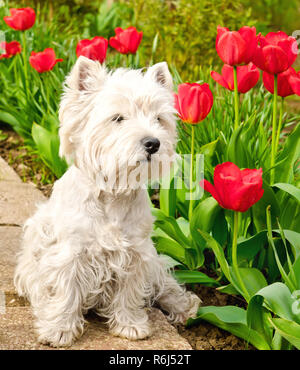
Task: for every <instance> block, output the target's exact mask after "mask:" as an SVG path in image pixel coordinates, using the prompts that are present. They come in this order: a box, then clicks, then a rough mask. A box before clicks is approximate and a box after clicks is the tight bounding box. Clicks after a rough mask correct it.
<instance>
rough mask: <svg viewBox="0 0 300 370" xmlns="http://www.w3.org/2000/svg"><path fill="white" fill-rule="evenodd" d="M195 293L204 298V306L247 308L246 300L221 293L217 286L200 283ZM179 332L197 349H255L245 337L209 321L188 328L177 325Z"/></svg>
mask: <svg viewBox="0 0 300 370" xmlns="http://www.w3.org/2000/svg"><path fill="white" fill-rule="evenodd" d="M195 293H196V294H197V295H198V296H199V297H200V298H201V299H202V302H203V303H202V306H228V305H231V306H238V307H242V308H245V301H244V300H242V299H241V298H239V297H235V296H231V295H228V294H224V293H220V292H219V291H217V290H216V289H215V288H209V287H205V286H201V285H198V286H197V287H196V289H195ZM176 327H177V329H178V332H179V334H180V335H182V336H183V337H184V338H186V339H187V341H188V342H189V343H190V345H191V346H192V348H193V349H195V350H255V348H254V347H253V346H252V345H251V344H249V343H246V342H245V341H244V340H243V339H240V338H237V337H236V336H234V335H232V334H230V333H229V332H227V331H225V330H222V329H219V328H217V327H215V326H213V325H211V324H209V323H208V322H205V321H202V322H201V323H200V324H198V325H195V326H192V327H189V328H186V327H185V326H184V325H177V326H176Z"/></svg>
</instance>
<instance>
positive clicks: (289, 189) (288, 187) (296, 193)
mask: <svg viewBox="0 0 300 370" xmlns="http://www.w3.org/2000/svg"><path fill="white" fill-rule="evenodd" d="M273 187H276V188H279V189H281V190H283V191H285V192H286V193H289V194H290V195H291V196H293V197H294V198H295V199H297V200H298V202H300V189H298V188H296V186H294V185H292V184H285V183H278V184H274V185H273Z"/></svg>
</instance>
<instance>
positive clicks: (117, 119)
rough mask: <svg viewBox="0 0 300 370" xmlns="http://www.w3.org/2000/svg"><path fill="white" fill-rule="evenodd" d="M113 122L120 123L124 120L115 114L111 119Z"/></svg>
mask: <svg viewBox="0 0 300 370" xmlns="http://www.w3.org/2000/svg"><path fill="white" fill-rule="evenodd" d="M112 120H113V121H114V122H122V121H123V120H124V117H123V116H121V115H120V114H116V115H115V116H114V117H113V119H112Z"/></svg>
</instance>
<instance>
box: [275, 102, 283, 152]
mask: <svg viewBox="0 0 300 370" xmlns="http://www.w3.org/2000/svg"><path fill="white" fill-rule="evenodd" d="M283 105H284V98H283V97H282V98H281V103H280V111H279V123H278V129H277V134H276V141H275V157H276V154H277V150H278V145H279V138H280V133H281V128H282V117H283Z"/></svg>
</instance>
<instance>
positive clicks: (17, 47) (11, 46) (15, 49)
mask: <svg viewBox="0 0 300 370" xmlns="http://www.w3.org/2000/svg"><path fill="white" fill-rule="evenodd" d="M0 49H3V50H4V51H5V52H4V53H3V54H0V59H2V58H11V57H12V56H13V55H16V54H19V53H21V51H22V49H21V44H20V43H19V42H18V41H11V42H5V41H3V42H0Z"/></svg>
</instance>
